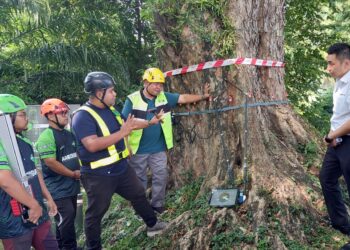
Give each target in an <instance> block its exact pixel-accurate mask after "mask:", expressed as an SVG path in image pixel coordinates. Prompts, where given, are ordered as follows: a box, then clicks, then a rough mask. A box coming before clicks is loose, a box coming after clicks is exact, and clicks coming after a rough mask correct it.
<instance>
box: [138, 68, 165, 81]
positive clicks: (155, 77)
mask: <svg viewBox="0 0 350 250" xmlns="http://www.w3.org/2000/svg"><path fill="white" fill-rule="evenodd" d="M142 80H147V81H148V82H149V83H154V82H157V83H165V77H164V74H163V72H162V71H161V70H160V69H158V68H149V69H147V70H146V71H145V73H144V74H143V77H142Z"/></svg>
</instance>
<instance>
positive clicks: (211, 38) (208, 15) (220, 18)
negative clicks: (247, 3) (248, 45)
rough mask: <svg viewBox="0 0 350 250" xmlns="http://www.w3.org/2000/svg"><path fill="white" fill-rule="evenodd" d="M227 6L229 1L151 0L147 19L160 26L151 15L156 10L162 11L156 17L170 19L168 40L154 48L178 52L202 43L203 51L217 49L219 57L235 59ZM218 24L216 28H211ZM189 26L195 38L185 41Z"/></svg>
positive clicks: (156, 43)
mask: <svg viewBox="0 0 350 250" xmlns="http://www.w3.org/2000/svg"><path fill="white" fill-rule="evenodd" d="M227 4H228V2H227V1H224V0H211V1H209V0H195V1H190V0H186V1H183V2H178V1H164V0H150V1H148V2H147V4H146V11H144V13H145V14H144V16H145V17H147V18H149V20H150V21H151V22H152V23H155V24H157V21H156V20H155V19H154V16H153V15H151V14H150V13H154V12H153V10H154V8H155V7H156V8H157V9H159V13H157V14H156V16H158V15H162V18H165V19H167V23H168V24H170V25H168V26H167V27H166V29H167V30H168V32H167V37H166V39H164V38H162V39H159V40H157V41H156V42H155V45H154V47H155V48H161V47H163V46H172V47H174V48H175V49H176V50H179V49H181V47H182V46H186V45H187V46H191V45H192V44H193V45H195V44H202V45H203V49H204V50H206V49H208V50H209V48H213V47H214V48H215V49H214V51H215V55H216V56H217V57H225V56H229V57H232V55H233V54H235V31H234V27H233V26H232V24H231V22H230V20H229V19H228V16H227V14H226V13H225V11H226V10H227ZM147 9H148V11H147ZM151 10H152V11H151ZM216 25H218V26H217V28H211V29H209V27H212V26H216ZM187 27H188V28H189V29H190V30H191V33H192V34H193V36H191V37H189V38H188V39H186V40H185V41H184V39H180V37H181V35H182V32H183V31H184V28H187Z"/></svg>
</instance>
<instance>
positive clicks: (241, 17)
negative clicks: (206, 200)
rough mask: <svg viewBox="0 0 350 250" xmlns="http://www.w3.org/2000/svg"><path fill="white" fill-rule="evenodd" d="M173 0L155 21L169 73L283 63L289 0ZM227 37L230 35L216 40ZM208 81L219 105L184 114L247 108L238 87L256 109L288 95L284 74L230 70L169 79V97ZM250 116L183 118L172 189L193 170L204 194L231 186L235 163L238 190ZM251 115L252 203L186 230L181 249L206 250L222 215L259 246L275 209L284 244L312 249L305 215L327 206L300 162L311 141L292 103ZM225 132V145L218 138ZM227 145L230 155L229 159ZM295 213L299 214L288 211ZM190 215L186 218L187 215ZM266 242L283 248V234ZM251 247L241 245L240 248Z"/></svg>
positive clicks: (198, 89)
mask: <svg viewBox="0 0 350 250" xmlns="http://www.w3.org/2000/svg"><path fill="white" fill-rule="evenodd" d="M174 2H177V1H167V2H166V3H164V4H163V5H162V6H157V7H158V8H159V9H162V13H163V14H161V15H159V14H156V15H155V21H156V24H155V27H156V28H157V29H158V34H159V37H160V39H161V40H163V41H164V42H165V46H164V47H163V48H161V50H160V55H159V58H161V63H162V68H163V69H164V70H170V69H174V68H180V67H182V66H188V65H192V64H197V63H199V62H204V61H208V60H215V59H221V58H218V57H219V56H220V57H223V56H224V57H225V58H233V57H252V58H261V59H274V60H279V61H283V58H284V53H283V28H284V14H285V13H284V11H285V2H284V0H228V1H213V4H212V5H210V4H207V5H208V6H206V5H205V3H204V4H203V5H200V4H194V3H183V4H179V3H176V4H175V3H174ZM186 2H187V1H186ZM189 2H190V1H189ZM203 2H205V1H203ZM222 2H225V3H224V4H223V3H222ZM218 5H221V6H220V8H221V10H222V12H218V11H217V9H216V8H218V7H217V6H218ZM168 9H171V10H172V11H167V10H168ZM186 13H187V14H186ZM228 28H231V30H229V32H234V35H233V36H230V35H228V36H227V35H225V34H226V33H225V31H226V32H227V31H228V30H227V29H228ZM220 33H221V34H223V35H221V36H220V35H217V34H220ZM215 35H217V36H216V37H215ZM230 37H231V38H232V37H234V39H235V43H234V45H233V47H232V50H231V51H230V48H229V49H227V47H225V39H226V40H227V41H228V42H230V41H231V42H232V39H231V40H230V39H229V38H230ZM215 39H216V40H215ZM205 82H209V83H210V86H211V89H212V90H213V91H212V95H213V97H214V98H213V101H212V102H207V103H205V104H204V103H201V104H198V105H196V106H187V107H183V108H182V110H185V109H189V110H198V109H212V108H218V107H223V106H228V105H238V104H242V103H244V95H243V94H242V93H241V92H240V91H238V90H237V87H239V88H240V89H242V90H243V91H245V92H249V93H251V98H250V99H249V102H250V103H255V102H262V101H270V100H286V99H287V95H286V90H285V86H284V69H282V68H271V67H255V66H247V65H242V66H230V67H226V68H217V69H213V70H206V71H202V72H195V73H189V74H186V75H183V76H174V77H171V78H169V79H168V81H167V85H168V88H169V90H170V91H174V92H180V93H188V92H190V93H198V92H202V91H203V87H204V83H205ZM229 96H232V97H233V102H229V101H228V97H229ZM243 118H244V113H243V109H240V110H235V111H227V112H224V113H220V114H207V115H196V116H186V117H181V118H177V119H176V120H177V121H178V122H179V121H180V125H179V124H178V125H175V128H174V133H175V138H176V139H177V140H176V142H175V148H174V149H173V150H172V151H171V152H170V154H169V167H170V169H171V182H170V184H171V185H173V186H175V187H177V186H179V185H181V184H183V179H182V177H181V176H182V175H181V173H183V172H186V171H189V170H191V171H192V172H193V173H194V176H195V177H198V176H200V175H205V176H206V179H205V182H204V184H203V187H202V190H201V191H202V193H204V192H208V191H209V190H210V188H214V187H220V186H225V185H226V184H227V173H226V171H227V165H228V164H227V160H228V161H229V162H231V163H233V164H234V169H235V171H234V176H235V184H236V185H238V186H240V185H241V184H242V178H243V177H242V172H243V171H242V166H243V164H242V162H243V159H242V153H243V149H244V143H243V141H244V129H243V125H244V119H243ZM248 118H249V119H248V131H249V138H248V147H247V152H248V167H249V171H248V173H249V187H248V191H249V192H248V197H247V200H246V202H245V203H244V204H243V205H242V206H240V208H239V209H236V210H234V211H233V210H226V209H224V210H217V211H216V212H211V213H210V214H209V215H208V216H211V218H212V219H211V223H210V225H208V227H206V228H195V229H193V230H191V231H190V232H187V234H186V235H185V233H184V234H183V235H181V237H183V238H182V239H181V240H179V242H178V243H177V244H176V247H179V246H180V247H181V248H194V249H205V248H208V247H209V242H210V239H211V238H212V237H213V235H215V234H217V233H218V230H219V229H218V228H217V227H215V226H213V225H215V224H216V222H218V221H219V220H220V219H224V220H225V221H230V222H232V224H235V225H239V226H240V228H241V230H242V231H249V232H253V233H255V235H256V237H255V243H257V242H258V241H259V237H260V236H259V233H261V230H260V229H261V228H269V226H270V227H271V224H270V223H271V218H270V217H271V209H272V211H273V216H274V217H277V218H278V219H281V217H283V219H281V220H279V221H280V223H281V224H282V225H281V227H282V231H281V232H283V234H285V235H286V238H287V239H290V240H297V241H299V242H302V243H303V244H307V238H306V236H305V234H304V232H303V229H302V225H301V224H302V223H303V221H302V220H303V219H302V218H303V216H304V213H305V211H308V212H307V213H311V216H313V217H314V218H318V217H319V216H318V214H319V211H320V207H321V206H322V202H321V201H322V197H321V193H320V189H319V187H318V186H317V185H316V184H315V183H317V181H314V182H313V181H312V180H315V179H316V178H312V176H311V175H310V173H309V172H308V170H307V169H306V168H305V167H304V166H303V157H302V155H301V154H300V153H298V151H297V148H298V147H299V146H300V145H306V144H307V143H308V142H309V140H310V138H311V135H310V134H309V132H307V131H306V130H305V128H306V126H305V124H303V122H302V121H301V120H300V119H299V118H298V116H297V115H295V113H294V112H293V110H292V108H291V106H290V105H279V106H268V107H262V106H261V107H254V108H249V109H248ZM221 131H223V133H224V143H222V140H221V138H220V133H221ZM224 147H227V151H228V152H229V153H228V156H226V157H225V150H224ZM310 176H311V177H310ZM240 187H241V186H240ZM291 207H292V208H295V210H298V213H296V212H295V211H294V213H293V212H291V209H290V208H291ZM273 209H277V211H275V210H273ZM279 209H280V210H281V211H282V212H281V211H278V210H279ZM183 216H184V217H186V220H189V218H188V215H186V214H184V215H183ZM181 223H188V222H186V221H184V220H183V218H181V220H179V221H177V222H174V225H178V226H179V225H180V224H181ZM178 236H179V235H178ZM267 236H268V239H269V240H268V246H269V247H272V248H274V249H283V248H284V247H285V246H284V243H283V242H282V241H281V239H280V237H281V236H279V235H278V234H277V235H273V234H272V233H270V234H269V233H267ZM174 238H176V237H175V236H174ZM178 238H180V237H178ZM249 244H251V243H247V245H249ZM303 244H302V245H303ZM244 246H246V245H245V244H243V243H242V244H241V245H240V247H244ZM176 247H174V248H176Z"/></svg>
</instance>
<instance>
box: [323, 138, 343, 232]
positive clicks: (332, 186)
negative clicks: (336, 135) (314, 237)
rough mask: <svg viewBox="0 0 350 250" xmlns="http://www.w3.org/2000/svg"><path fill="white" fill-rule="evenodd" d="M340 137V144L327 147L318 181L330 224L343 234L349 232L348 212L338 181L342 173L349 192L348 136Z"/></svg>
mask: <svg viewBox="0 0 350 250" xmlns="http://www.w3.org/2000/svg"><path fill="white" fill-rule="evenodd" d="M342 139H343V141H342V142H341V144H340V145H338V146H337V147H335V148H333V147H329V148H328V149H327V152H326V155H325V157H324V160H323V164H322V169H321V172H320V182H321V187H322V192H323V195H324V198H325V201H326V206H327V210H328V214H329V217H330V219H331V222H332V226H333V227H334V228H335V229H338V230H339V231H341V232H342V233H344V234H350V223H349V218H348V213H347V211H346V207H345V205H344V201H343V197H342V194H341V190H340V186H339V181H338V180H339V177H340V176H341V175H343V176H344V179H345V181H346V185H347V189H348V193H349V191H350V136H343V137H342Z"/></svg>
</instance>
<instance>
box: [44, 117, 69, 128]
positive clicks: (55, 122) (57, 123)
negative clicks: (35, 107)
mask: <svg viewBox="0 0 350 250" xmlns="http://www.w3.org/2000/svg"><path fill="white" fill-rule="evenodd" d="M46 118H47V117H46ZM55 118H56V121H54V120H50V119H49V118H47V119H48V120H49V121H50V122H53V123H54V124H56V125H57V127H58V128H60V129H64V127H65V126H64V125H62V124H60V123H59V121H58V118H57V115H56V114H55Z"/></svg>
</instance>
